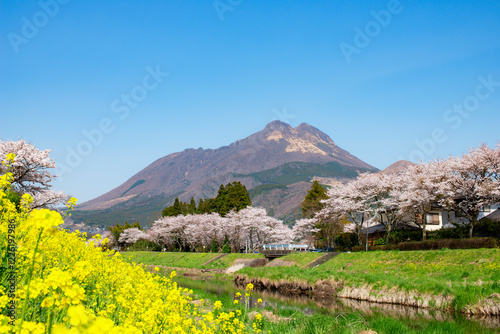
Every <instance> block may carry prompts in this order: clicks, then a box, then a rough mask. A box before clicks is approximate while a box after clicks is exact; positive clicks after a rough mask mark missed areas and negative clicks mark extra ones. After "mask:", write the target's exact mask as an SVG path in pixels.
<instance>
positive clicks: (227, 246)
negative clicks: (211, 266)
mask: <svg viewBox="0 0 500 334" xmlns="http://www.w3.org/2000/svg"><path fill="white" fill-rule="evenodd" d="M223 244H224V246H222V253H231V244H230V243H229V238H228V236H227V235H226V237H225V238H224V243H223Z"/></svg>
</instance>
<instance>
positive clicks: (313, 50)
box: [0, 0, 500, 202]
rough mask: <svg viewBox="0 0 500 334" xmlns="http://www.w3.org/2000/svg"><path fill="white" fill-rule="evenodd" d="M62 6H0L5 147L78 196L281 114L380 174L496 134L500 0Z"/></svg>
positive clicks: (230, 0)
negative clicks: (24, 149) (44, 168)
mask: <svg viewBox="0 0 500 334" xmlns="http://www.w3.org/2000/svg"><path fill="white" fill-rule="evenodd" d="M60 1H61V3H60V2H56V0H41V1H3V0H2V1H0V4H1V5H0V28H1V29H0V31H1V32H2V39H1V45H0V78H1V80H0V139H2V140H7V139H10V140H15V139H21V138H25V139H26V140H28V141H30V142H32V143H34V144H35V145H36V146H37V147H39V148H42V149H48V148H50V149H52V156H53V158H54V159H55V160H56V162H57V163H58V166H59V167H62V166H67V167H68V169H66V170H63V177H62V178H61V180H59V181H57V182H56V183H55V184H54V186H55V189H56V190H64V191H65V192H67V193H69V194H71V195H73V196H75V197H78V198H79V199H80V202H81V201H85V200H89V199H91V198H94V197H96V196H98V195H101V194H103V193H104V192H107V191H109V190H111V189H112V188H114V187H116V186H118V185H119V184H121V183H123V182H124V181H126V180H127V179H128V178H129V177H130V176H132V175H133V174H135V173H136V172H138V171H139V170H141V169H142V168H144V167H145V166H147V165H148V164H149V163H151V162H153V161H154V160H156V159H157V158H160V157H162V156H165V155H167V154H169V153H172V152H177V151H182V150H184V149H186V148H190V147H194V148H197V147H203V148H217V147H220V146H223V145H227V144H230V143H231V142H233V141H235V140H237V139H241V138H244V137H246V136H248V135H250V134H252V133H255V132H257V131H259V130H261V129H263V128H264V127H265V125H266V124H267V123H269V122H270V121H271V120H273V119H276V118H278V119H281V120H283V121H286V122H288V123H290V124H291V125H292V126H297V125H298V124H300V123H302V122H306V123H308V124H311V125H313V126H315V127H317V128H319V129H320V130H322V131H324V132H325V133H327V134H328V135H329V136H330V137H331V138H332V139H333V140H334V141H335V142H336V143H337V144H338V145H339V146H341V147H342V148H344V149H346V150H348V151H349V152H351V153H352V154H354V155H356V156H358V157H359V158H361V159H362V160H364V161H366V162H368V163H370V164H372V165H374V166H375V167H378V168H380V169H382V168H385V167H387V166H388V165H390V164H391V163H393V162H395V161H397V160H399V159H406V160H414V161H415V160H419V159H420V158H422V159H423V160H429V159H432V158H435V157H447V156H449V155H458V154H461V153H463V152H464V151H465V150H466V149H467V148H470V147H472V146H478V145H480V144H481V142H485V143H487V144H489V145H496V143H497V141H498V140H499V139H500V135H499V120H500V1H477V2H476V1H415V0H413V1H408V0H406V1H401V2H398V1H374V0H371V1H346V0H335V1H307V2H306V1H298V0H297V1H279V2H278V1H260V0H255V1H250V0H243V1H239V0H220V1H215V2H212V1H177V0H171V1H170V0H169V1H167V0H164V1H160V0H158V1H77V0H72V1H67V0H65V1H62V0H60ZM216 7H217V8H216ZM377 20H378V21H377ZM158 71H159V72H160V73H159V74H158V73H157V74H154V76H151V74H150V72H152V73H154V72H158ZM167 72H168V75H166V73H167ZM155 78H156V79H155ZM488 81H489V82H490V83H488ZM464 104H465V106H462V105H464ZM454 105H456V106H455V109H454ZM100 127H101V128H100ZM96 129H99V130H96ZM84 131H88V133H91V134H93V135H94V136H93V137H92V140H93V143H91V142H90V141H89V140H88V139H86V137H85V135H84ZM97 131H99V133H100V134H102V137H101V135H99V134H98V133H97ZM433 133H434V138H433ZM417 142H420V144H421V145H420V146H422V147H423V148H419V146H418V145H417ZM73 150H74V151H75V152H77V151H78V150H80V152H81V153H84V154H79V155H80V156H81V159H78V158H75V157H74V156H72V155H71V154H70V153H68V152H72V151H73ZM77 154H78V152H77ZM82 155H85V156H82ZM70 165H72V166H73V167H71V166H70ZM69 169H71V170H69Z"/></svg>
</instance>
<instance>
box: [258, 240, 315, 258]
mask: <svg viewBox="0 0 500 334" xmlns="http://www.w3.org/2000/svg"><path fill="white" fill-rule="evenodd" d="M307 249H308V246H307V245H292V244H285V245H264V246H262V250H261V251H260V252H261V254H263V255H264V256H265V257H266V259H268V260H269V261H271V260H274V259H276V258H278V257H282V256H285V255H288V254H290V253H292V252H297V251H306V250H307Z"/></svg>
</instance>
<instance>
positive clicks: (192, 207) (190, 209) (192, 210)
mask: <svg viewBox="0 0 500 334" xmlns="http://www.w3.org/2000/svg"><path fill="white" fill-rule="evenodd" d="M187 211H188V212H187V213H188V214H193V213H196V202H195V200H194V197H191V201H190V203H189V206H188V210H187Z"/></svg>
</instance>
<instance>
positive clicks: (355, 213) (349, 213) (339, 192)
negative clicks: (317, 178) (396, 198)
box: [316, 180, 367, 241]
mask: <svg viewBox="0 0 500 334" xmlns="http://www.w3.org/2000/svg"><path fill="white" fill-rule="evenodd" d="M358 186H360V183H358V182H357V180H352V181H351V182H349V183H347V184H342V183H337V184H335V185H333V186H332V187H331V188H330V189H329V190H328V193H327V195H328V199H326V200H323V201H322V202H323V203H324V204H325V208H324V209H323V210H321V211H320V212H319V213H318V214H317V216H316V217H317V218H318V219H321V220H323V221H342V219H347V220H348V221H349V222H351V223H353V224H354V230H355V231H356V233H357V234H358V241H360V238H361V229H362V227H363V223H364V222H365V220H366V217H367V214H366V212H365V211H366V210H365V209H366V208H365V206H364V204H365V203H364V199H363V195H362V193H361V192H360V189H358Z"/></svg>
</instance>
